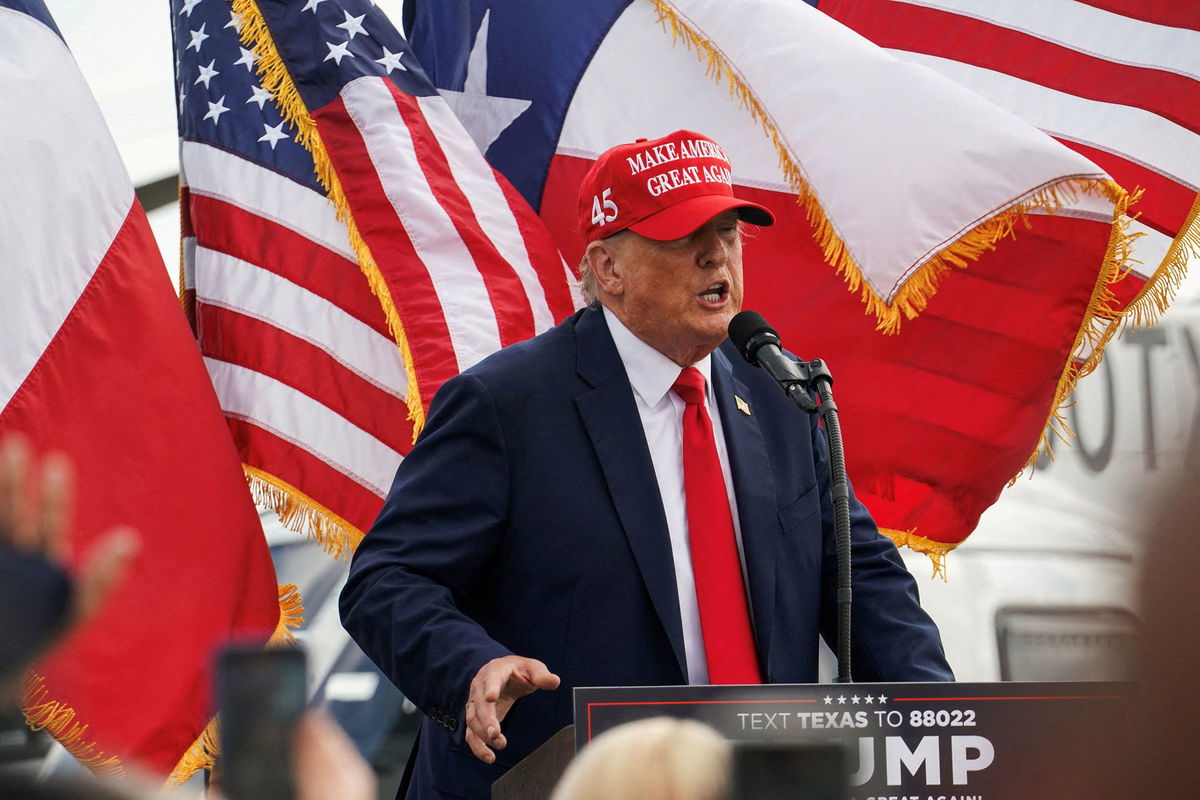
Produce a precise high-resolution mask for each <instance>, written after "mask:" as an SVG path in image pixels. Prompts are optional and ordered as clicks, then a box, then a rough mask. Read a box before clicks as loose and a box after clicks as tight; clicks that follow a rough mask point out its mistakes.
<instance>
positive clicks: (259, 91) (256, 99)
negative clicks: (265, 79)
mask: <svg viewBox="0 0 1200 800" xmlns="http://www.w3.org/2000/svg"><path fill="white" fill-rule="evenodd" d="M250 91H252V92H254V94H252V95H250V97H249V98H248V99H247V100H246V102H247V103H258V107H259V108H262V107H263V103H265V102H267V101H268V100H270V99H271V98H273V97H274V96H275V95H273V94H271V93H270V92H268V91H267V90H266V89H264V88H262V87H261V86H258V85H257V84H256V85H254V86H251V87H250Z"/></svg>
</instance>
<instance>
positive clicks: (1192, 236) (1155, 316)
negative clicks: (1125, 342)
mask: <svg viewBox="0 0 1200 800" xmlns="http://www.w3.org/2000/svg"><path fill="white" fill-rule="evenodd" d="M1192 258H1200V192H1197V193H1196V198H1195V200H1193V201H1192V208H1191V210H1190V211H1188V214H1187V216H1186V217H1185V218H1184V220H1183V224H1182V225H1180V226H1179V233H1178V234H1177V235H1176V236H1175V240H1174V241H1173V242H1171V247H1170V248H1168V250H1167V253H1166V255H1165V256H1163V260H1162V263H1161V264H1159V265H1158V268H1157V269H1156V270H1155V271H1154V275H1153V276H1151V277H1150V278H1149V279H1148V280H1147V281H1146V285H1145V286H1143V287H1142V290H1141V291H1140V292H1138V294H1137V297H1135V298H1134V299H1133V300H1132V301H1131V302H1130V303H1129V306H1128V307H1127V308H1126V314H1125V327H1124V328H1122V330H1121V332H1122V333H1124V332H1125V331H1126V330H1130V329H1138V328H1149V327H1150V326H1151V325H1157V324H1158V322H1159V320H1161V319H1162V315H1163V313H1164V312H1166V310H1167V308H1169V307H1170V305H1171V303H1172V301H1174V299H1175V293H1176V292H1178V291H1179V287H1180V285H1182V284H1183V279H1184V278H1185V277H1186V276H1187V263H1188V260H1189V259H1192Z"/></svg>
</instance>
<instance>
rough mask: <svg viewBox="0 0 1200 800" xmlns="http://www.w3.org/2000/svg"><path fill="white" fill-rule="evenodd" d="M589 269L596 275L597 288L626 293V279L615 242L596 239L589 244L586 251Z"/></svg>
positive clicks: (620, 293)
mask: <svg viewBox="0 0 1200 800" xmlns="http://www.w3.org/2000/svg"><path fill="white" fill-rule="evenodd" d="M584 257H585V258H586V259H587V262H588V269H589V270H591V273H592V275H594V276H595V277H596V288H597V289H599V290H600V291H602V292H603V293H604V294H607V295H612V296H617V295H622V294H624V293H625V281H624V280H623V274H622V269H621V264H620V260H619V259H618V254H617V248H616V246H615V245H614V243H613V242H606V241H603V240H601V241H595V242H591V243H590V244H588V248H587V250H586V251H585V253H584Z"/></svg>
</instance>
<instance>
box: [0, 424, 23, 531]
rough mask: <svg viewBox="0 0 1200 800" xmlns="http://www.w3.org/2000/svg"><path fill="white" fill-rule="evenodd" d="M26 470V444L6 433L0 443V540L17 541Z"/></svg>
mask: <svg viewBox="0 0 1200 800" xmlns="http://www.w3.org/2000/svg"><path fill="white" fill-rule="evenodd" d="M28 472H29V443H28V442H27V441H26V440H25V437H24V436H21V435H20V434H10V435H9V436H8V437H7V438H5V440H4V442H3V443H0V542H8V543H9V544H18V542H17V541H16V537H17V526H18V525H19V524H20V519H21V516H22V509H23V508H24V507H25V476H26V474H28Z"/></svg>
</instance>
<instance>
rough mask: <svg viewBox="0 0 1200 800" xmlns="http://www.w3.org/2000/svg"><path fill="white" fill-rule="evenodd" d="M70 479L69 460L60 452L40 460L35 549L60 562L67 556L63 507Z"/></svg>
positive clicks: (66, 506)
mask: <svg viewBox="0 0 1200 800" xmlns="http://www.w3.org/2000/svg"><path fill="white" fill-rule="evenodd" d="M73 486H74V479H73V475H72V472H71V462H70V461H68V460H67V457H66V456H64V455H63V454H62V453H52V454H50V455H48V456H46V458H45V460H44V461H42V489H41V496H40V497H39V499H38V508H37V522H36V533H37V539H38V543H39V549H41V550H42V552H44V553H46V554H47V555H48V556H50V557H51V558H53V559H55V560H57V561H59V562H60V563H61V562H63V561H65V560H66V556H67V536H66V533H67V526H66V522H67V509H69V508H70V507H71V491H72V488H73Z"/></svg>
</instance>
